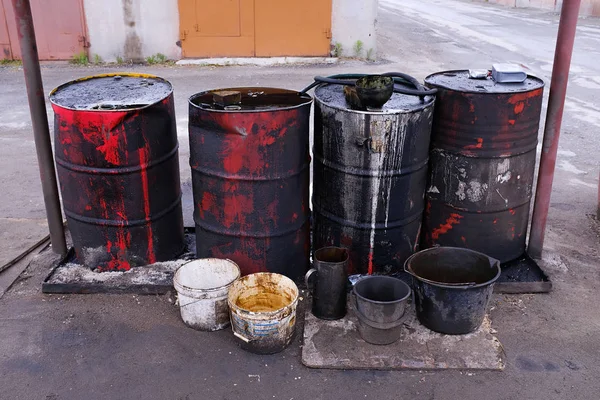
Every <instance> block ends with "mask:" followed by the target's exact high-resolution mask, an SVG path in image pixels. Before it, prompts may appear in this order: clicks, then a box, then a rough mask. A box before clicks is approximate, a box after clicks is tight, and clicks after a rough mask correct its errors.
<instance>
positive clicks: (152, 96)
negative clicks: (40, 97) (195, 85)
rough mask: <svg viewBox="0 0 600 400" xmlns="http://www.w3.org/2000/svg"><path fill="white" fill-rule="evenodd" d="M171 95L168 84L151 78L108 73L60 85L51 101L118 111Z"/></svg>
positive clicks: (143, 105) (155, 77)
mask: <svg viewBox="0 0 600 400" xmlns="http://www.w3.org/2000/svg"><path fill="white" fill-rule="evenodd" d="M172 92H173V87H172V86H171V84H170V83H169V82H168V81H166V80H164V79H162V78H159V77H157V76H154V75H146V74H129V73H123V74H118V73H111V74H102V75H94V76H89V77H85V78H81V79H77V80H74V81H71V82H67V83H65V84H63V85H60V86H59V87H57V88H56V89H54V90H53V91H52V92H51V93H50V101H51V102H52V103H53V104H55V105H57V106H60V107H63V108H68V109H73V110H99V111H100V110H101V111H118V110H126V109H135V108H143V107H146V106H149V105H152V104H155V103H157V102H159V101H161V100H163V99H164V98H165V97H167V96H168V95H169V94H171V93H172Z"/></svg>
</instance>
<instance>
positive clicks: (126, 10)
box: [122, 0, 144, 62]
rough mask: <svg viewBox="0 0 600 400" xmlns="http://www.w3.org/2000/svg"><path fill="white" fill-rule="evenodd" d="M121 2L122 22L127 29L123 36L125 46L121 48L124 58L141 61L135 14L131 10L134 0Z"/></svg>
mask: <svg viewBox="0 0 600 400" xmlns="http://www.w3.org/2000/svg"><path fill="white" fill-rule="evenodd" d="M122 2H123V22H125V27H126V30H127V35H126V37H125V46H124V48H123V55H124V57H125V59H126V60H131V61H134V62H140V61H143V59H144V58H143V56H142V41H141V40H140V37H139V35H138V34H137V31H136V29H135V15H134V12H133V2H134V0H122Z"/></svg>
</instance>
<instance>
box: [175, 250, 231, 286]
mask: <svg viewBox="0 0 600 400" xmlns="http://www.w3.org/2000/svg"><path fill="white" fill-rule="evenodd" d="M198 261H225V262H227V263H229V264H231V265H232V266H234V267H235V271H236V272H237V273H236V277H235V279H233V280H232V281H231V282H229V283H228V284H226V285H223V286H216V287H212V288H206V289H199V288H194V287H191V286H187V285H184V284H183V283H181V282H180V279H179V277H180V271H182V269H183V268H184V267H187V266H189V265H190V264H192V263H195V262H198ZM241 274H242V273H241V270H240V266H239V265H237V263H235V262H234V261H232V260H230V259H228V258H215V257H208V258H196V259H193V260H190V261H188V262H186V263H183V264H182V265H181V266H180V267H179V268H177V271H175V275H173V286H175V288H176V289H177V286H179V287H182V288H184V289H185V290H187V291H190V292H203V293H206V292H209V293H211V292H217V291H220V290H223V289H224V288H227V287H230V286H231V285H233V283H234V282H235V281H236V280H238V279H239V278H240V276H241Z"/></svg>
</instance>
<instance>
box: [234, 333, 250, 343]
mask: <svg viewBox="0 0 600 400" xmlns="http://www.w3.org/2000/svg"><path fill="white" fill-rule="evenodd" d="M233 336H235V337H237V338H239V339H241V340H243V341H244V342H246V343H250V339H248V338H247V337H246V336H244V335H240V334H239V333H237V332H235V331H234V332H233Z"/></svg>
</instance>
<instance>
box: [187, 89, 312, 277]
mask: <svg viewBox="0 0 600 400" xmlns="http://www.w3.org/2000/svg"><path fill="white" fill-rule="evenodd" d="M223 90H227V91H234V92H240V93H241V103H240V104H239V105H232V106H227V107H220V106H218V105H216V104H214V103H213V94H214V92H215V91H207V92H202V93H198V94H196V95H193V96H192V97H191V98H190V101H189V110H190V119H189V135H190V165H191V168H192V185H193V193H194V221H195V225H196V251H197V256H198V257H219V258H228V259H231V260H233V261H235V262H236V263H237V264H238V265H239V266H240V269H241V271H242V274H243V275H246V274H250V273H255V272H263V271H268V272H276V273H280V274H283V275H286V276H288V277H290V278H292V279H295V278H298V277H299V276H301V275H302V274H304V272H305V271H306V270H307V268H308V264H309V249H310V238H309V234H310V222H309V221H310V208H309V203H308V195H309V165H310V154H309V115H310V106H311V103H312V99H311V97H310V96H308V95H300V94H299V93H298V92H294V91H290V90H284V89H273V88H233V89H223Z"/></svg>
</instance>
